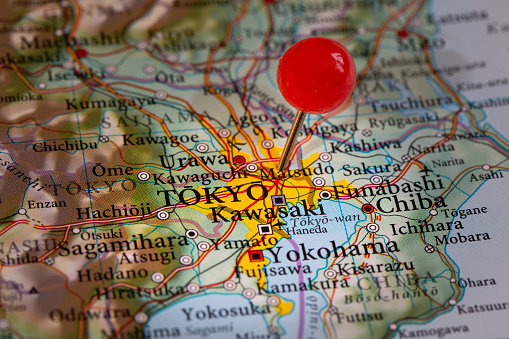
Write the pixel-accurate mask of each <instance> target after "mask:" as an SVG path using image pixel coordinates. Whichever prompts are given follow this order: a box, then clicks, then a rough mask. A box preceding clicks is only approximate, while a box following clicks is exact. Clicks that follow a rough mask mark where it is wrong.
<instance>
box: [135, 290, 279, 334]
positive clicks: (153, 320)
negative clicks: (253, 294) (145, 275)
mask: <svg viewBox="0 0 509 339" xmlns="http://www.w3.org/2000/svg"><path fill="white" fill-rule="evenodd" d="M267 310H268V311H269V312H270V313H266V314H262V313H261V312H263V311H264V310H263V309H256V308H255V307H254V306H252V305H251V303H250V301H249V300H248V299H246V298H244V297H242V296H241V295H234V294H230V295H228V294H220V293H211V294H205V295H204V294H201V293H200V294H196V295H194V296H190V297H189V298H187V299H185V300H183V301H181V302H178V303H176V304H173V305H171V306H168V307H167V308H165V309H163V310H161V311H159V312H157V313H156V314H154V315H153V316H151V317H150V319H149V321H148V322H147V324H146V325H145V329H144V334H145V336H146V337H147V338H172V337H176V336H175V333H176V331H178V332H179V334H180V338H188V339H193V338H200V339H203V338H208V339H223V338H235V337H237V335H238V337H240V338H251V337H256V336H257V335H258V336H260V338H262V335H263V338H265V336H267V334H268V332H267V328H268V325H267V324H266V323H265V320H264V318H263V317H264V316H267V318H269V319H270V318H271V316H272V315H273V313H274V312H275V310H274V308H267V309H265V311H267ZM172 333H174V334H173V335H172ZM246 335H247V336H246Z"/></svg>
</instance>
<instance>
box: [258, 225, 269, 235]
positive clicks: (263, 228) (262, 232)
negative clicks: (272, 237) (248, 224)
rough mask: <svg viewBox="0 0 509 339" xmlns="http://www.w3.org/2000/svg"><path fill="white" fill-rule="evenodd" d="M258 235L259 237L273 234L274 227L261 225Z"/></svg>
mask: <svg viewBox="0 0 509 339" xmlns="http://www.w3.org/2000/svg"><path fill="white" fill-rule="evenodd" d="M258 234H259V235H268V234H272V226H271V225H270V224H259V225H258Z"/></svg>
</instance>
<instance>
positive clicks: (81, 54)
mask: <svg viewBox="0 0 509 339" xmlns="http://www.w3.org/2000/svg"><path fill="white" fill-rule="evenodd" d="M87 55H88V52H87V50H86V49H83V48H79V49H78V50H77V51H76V56H77V57H78V58H85V57H86V56H87Z"/></svg>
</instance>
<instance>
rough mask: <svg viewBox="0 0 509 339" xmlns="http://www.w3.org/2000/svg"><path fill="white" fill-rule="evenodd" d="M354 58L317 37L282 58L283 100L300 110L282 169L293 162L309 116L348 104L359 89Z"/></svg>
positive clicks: (332, 42) (279, 79) (279, 74)
mask: <svg viewBox="0 0 509 339" xmlns="http://www.w3.org/2000/svg"><path fill="white" fill-rule="evenodd" d="M355 78H356V70H355V64H354V62H353V58H352V56H351V55H350V53H349V52H348V51H347V49H346V48H345V47H343V46H342V45H341V44H339V43H338V42H337V41H335V40H332V39H329V38H323V37H313V38H307V39H304V40H301V41H299V42H297V43H296V44H294V45H293V46H292V47H290V48H289V49H288V50H287V51H286V52H285V54H284V55H283V56H282V57H281V58H280V59H279V65H278V68H277V83H278V86H279V90H280V91H281V94H282V95H283V97H284V98H285V99H286V101H288V103H289V104H290V105H292V106H293V107H295V108H296V109H298V113H297V117H296V118H295V121H294V123H293V126H292V129H291V131H290V134H289V135H288V139H287V141H286V145H285V148H284V150H283V153H282V155H281V160H280V161H279V166H278V170H279V171H280V172H283V171H284V170H285V169H286V167H287V166H288V163H289V161H290V157H291V154H292V152H293V149H294V148H295V143H296V142H297V135H298V134H299V132H300V129H301V127H302V124H303V123H304V119H305V118H306V113H311V114H323V113H328V112H330V111H333V110H335V109H336V108H338V107H340V106H341V105H342V104H343V103H345V102H346V101H347V100H348V98H349V97H350V95H351V94H352V91H353V89H354V86H355Z"/></svg>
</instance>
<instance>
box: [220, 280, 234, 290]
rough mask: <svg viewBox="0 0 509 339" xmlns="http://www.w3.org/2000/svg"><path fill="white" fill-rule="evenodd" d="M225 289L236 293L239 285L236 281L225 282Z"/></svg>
mask: <svg viewBox="0 0 509 339" xmlns="http://www.w3.org/2000/svg"><path fill="white" fill-rule="evenodd" d="M223 287H224V289H225V290H227V291H234V290H235V289H236V288H237V283H236V282H235V281H231V280H227V281H225V282H224V284H223Z"/></svg>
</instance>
